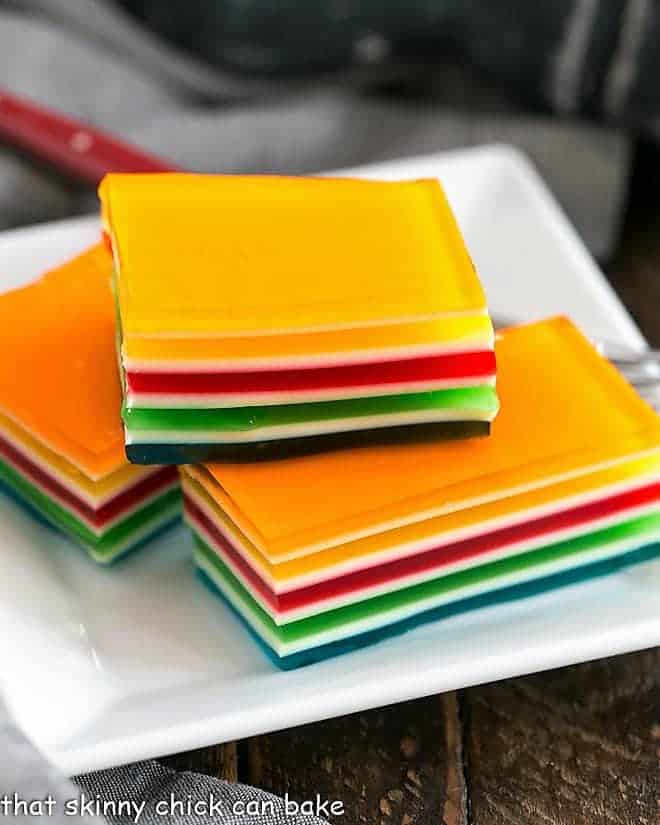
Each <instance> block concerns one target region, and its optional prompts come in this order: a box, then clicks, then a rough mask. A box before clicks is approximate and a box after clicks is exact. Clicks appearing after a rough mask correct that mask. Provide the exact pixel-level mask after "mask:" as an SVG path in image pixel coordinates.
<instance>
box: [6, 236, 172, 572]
mask: <svg viewBox="0 0 660 825" xmlns="http://www.w3.org/2000/svg"><path fill="white" fill-rule="evenodd" d="M110 275H111V269H110V266H109V265H108V257H107V254H106V253H105V251H104V250H103V249H102V247H101V246H98V247H95V248H93V249H92V250H90V251H89V252H87V253H85V254H83V255H81V256H80V257H78V258H76V259H74V260H73V261H71V262H69V263H67V264H64V265H63V266H61V267H60V268H58V269H55V270H53V271H51V272H48V273H47V274H45V275H44V276H42V277H41V278H40V279H39V280H37V281H35V282H34V283H31V284H29V285H28V286H25V287H23V288H20V289H15V290H13V291H11V292H7V293H4V294H2V295H0V349H1V350H2V353H3V357H2V358H0V484H1V485H2V487H3V488H4V489H5V491H7V492H9V493H10V494H11V495H12V496H13V497H14V498H15V499H16V500H17V501H18V502H19V503H21V504H23V505H24V506H26V507H27V508H28V509H29V510H30V511H31V512H32V513H33V514H36V515H38V516H39V517H40V518H41V519H45V520H46V521H47V522H48V523H49V524H51V525H53V526H55V527H57V528H59V529H60V530H62V531H63V532H64V533H66V534H67V535H68V536H70V537H71V538H72V539H74V540H75V541H76V542H78V543H79V544H81V545H82V546H83V547H84V548H85V549H86V550H87V551H88V553H89V554H90V555H91V556H92V557H93V558H94V559H95V560H97V561H99V562H110V561H112V560H114V559H116V558H117V557H118V556H120V555H123V554H124V553H126V552H128V551H129V550H132V549H134V548H135V547H137V546H138V545H141V544H142V543H144V542H145V541H147V540H148V539H150V538H152V537H153V536H154V535H155V534H156V533H157V532H159V531H160V530H162V529H164V528H165V527H167V526H168V525H170V524H171V523H172V522H173V521H175V520H176V519H177V518H179V516H180V511H181V500H180V490H179V483H178V476H177V472H176V468H174V467H136V466H133V465H131V464H129V462H128V461H127V459H126V456H125V454H124V444H123V433H122V425H121V418H120V408H121V390H120V386H119V376H118V370H117V363H116V353H115V319H114V305H113V300H112V293H111V290H110Z"/></svg>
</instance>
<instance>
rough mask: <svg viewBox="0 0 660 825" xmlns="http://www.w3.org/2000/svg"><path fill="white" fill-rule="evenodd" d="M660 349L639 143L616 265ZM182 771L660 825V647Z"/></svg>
mask: <svg viewBox="0 0 660 825" xmlns="http://www.w3.org/2000/svg"><path fill="white" fill-rule="evenodd" d="M607 272H608V275H609V277H610V280H611V282H612V284H613V285H614V287H615V289H616V290H617V292H618V293H619V295H620V296H621V297H622V299H623V300H624V302H625V303H626V305H627V306H628V308H629V309H630V310H631V312H632V313H633V315H634V316H635V319H636V320H637V322H638V323H639V325H640V327H641V328H642V330H643V331H644V333H645V334H646V336H647V337H648V339H649V341H650V342H651V343H652V344H654V345H655V346H660V152H658V151H657V150H655V149H654V148H653V147H651V146H648V145H642V146H641V148H640V149H639V150H638V152H637V156H636V161H635V174H634V176H633V181H632V185H631V191H630V202H629V206H628V210H627V215H626V220H625V225H624V228H623V232H622V237H621V241H620V243H619V248H618V251H617V254H616V256H615V259H614V260H613V262H612V263H611V264H610V265H609V266H608V267H607ZM166 761H167V762H168V763H169V764H173V765H176V766H177V767H182V768H190V769H194V770H199V771H204V772H207V773H212V774H215V775H217V776H222V777H225V778H228V779H234V780H235V779H237V778H238V779H240V780H241V781H244V782H249V783H252V784H255V785H258V786H259V787H262V788H265V789H267V790H271V791H273V792H275V793H278V794H284V793H285V792H288V793H289V795H290V796H291V797H292V798H297V799H300V800H303V799H314V798H315V795H316V794H320V795H321V797H322V798H325V799H339V800H342V801H343V802H344V806H345V813H344V815H343V816H341V817H338V818H336V819H335V821H336V822H341V823H347V825H349V824H350V825H352V824H353V823H356V825H372V823H374V824H375V823H379V825H389V823H392V825H415V824H416V823H419V825H427V824H428V825H442V824H443V823H445V825H463V823H475V825H507V824H508V825H527V824H528V823H529V825H569V824H570V825H573V823H576V825H577V823H589V824H590V825H600V823H603V824H605V823H607V825H619V824H620V825H635V824H636V823H640V825H645V823H649V824H650V823H657V822H660V649H655V650H649V651H643V652H641V653H635V654H630V655H627V656H619V657H615V658H612V659H605V660H601V661H598V662H593V663H589V664H584V665H579V666H575V667H568V668H563V669H561V670H555V671H551V672H546V673H540V674H537V675H533V676H527V677H523V678H518V679H509V680H507V681H504V682H498V683H495V684H490V685H483V686H480V687H476V688H470V689H469V690H463V691H458V692H456V693H449V694H444V695H441V696H432V697H428V698H425V699H419V700H417V701H411V702H406V703H402V704H398V705H393V706H391V707H387V708H381V709H377V710H372V711H369V712H366V713H359V714H355V715H352V716H347V717H343V718H340V719H334V720H330V721H327V722H319V723H316V724H313V725H306V726H304V727H300V728H295V729H292V730H287V731H282V732H280V733H275V734H270V735H267V736H259V737H255V738H254V739H250V740H247V741H242V742H238V743H232V744H229V745H224V746H222V745H220V746H217V747H214V748H207V749H204V750H202V751H196V752H194V753H189V754H180V755H178V756H174V757H171V758H170V759H168V760H166Z"/></svg>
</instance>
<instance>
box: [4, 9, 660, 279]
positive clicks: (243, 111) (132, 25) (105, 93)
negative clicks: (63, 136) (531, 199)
mask: <svg viewBox="0 0 660 825" xmlns="http://www.w3.org/2000/svg"><path fill="white" fill-rule="evenodd" d="M659 34H660V3H658V2H656V1H655V0H546V2H536V3H530V2H529V0H325V2H318V1H315V0H167V1H166V0H0V95H1V94H2V91H3V89H4V90H5V91H8V92H12V93H14V94H19V95H22V96H24V97H26V98H28V99H29V100H31V101H34V102H37V103H41V104H45V105H48V106H50V107H53V108H55V109H57V110H59V111H62V112H66V113H68V114H71V115H74V116H76V117H78V118H81V119H82V120H83V121H86V122H88V123H91V124H93V125H95V126H97V127H101V128H103V129H104V130H107V131H108V132H110V133H111V134H114V135H118V136H121V137H123V138H125V139H127V140H129V141H131V142H134V143H135V144H137V145H139V146H141V147H143V148H144V149H147V150H149V151H151V152H153V153H156V154H157V155H159V156H161V157H163V158H165V159H167V160H169V161H171V162H172V163H175V164H177V165H180V166H182V167H184V168H188V169H193V170H204V171H222V172H252V171H259V172H293V173H297V172H316V171H320V170H327V169H333V168H341V167H346V166H353V165H356V164H359V163H367V162H371V161H379V160H383V159H388V158H394V157H401V156H405V155H411V154H420V153H428V152H437V151H441V150H443V149H450V148H455V147H462V146H470V145H475V144H480V143H486V142H492V141H504V142H508V143H513V144H515V145H516V146H518V147H520V148H521V149H522V150H523V151H525V152H526V153H527V154H528V155H529V156H530V157H531V159H532V160H533V162H534V163H535V164H536V165H537V167H538V168H539V170H540V172H541V174H542V175H543V176H544V178H545V179H546V181H547V182H548V184H549V185H550V187H551V188H552V190H553V191H554V193H555V194H556V196H557V197H558V199H559V200H560V202H561V203H562V205H563V206H564V208H565V209H566V211H567V212H568V214H569V216H570V217H571V219H572V220H573V222H574V223H575V224H576V226H577V228H578V230H579V232H580V233H581V235H582V237H583V239H584V240H585V242H586V243H587V245H588V246H589V248H590V249H591V251H592V252H593V254H594V255H595V256H596V257H597V258H599V259H600V260H601V261H603V262H611V261H612V260H614V261H615V264H614V265H615V266H616V260H617V255H618V254H619V252H618V250H620V239H621V233H622V227H623V226H624V219H625V217H626V215H627V214H628V213H629V212H630V210H631V209H632V210H633V211H636V213H639V212H640V210H641V212H643V213H644V215H645V216H647V217H645V218H642V217H639V216H638V217H637V219H636V221H637V223H636V224H635V225H636V226H638V225H639V224H640V222H641V221H643V220H647V221H651V224H650V225H653V224H652V221H653V220H654V215H655V214H656V212H657V211H658V197H657V195H656V193H657V191H658V186H657V183H658V172H657V168H658V163H657V157H658V155H657V150H656V139H657V137H658V130H659V128H660V126H659V124H660V84H658V82H657V77H658V70H659V69H660V38H659V36H658V35H659ZM1 115H2V107H1V106H0V117H1ZM631 193H633V194H634V197H633V194H631ZM92 206H93V200H92V198H91V196H90V191H89V188H87V189H85V188H84V187H82V188H81V187H80V186H78V185H76V183H75V181H72V180H69V179H67V178H66V177H65V176H62V175H59V176H58V175H57V174H53V172H52V171H51V170H47V169H44V168H43V167H42V166H40V165H39V164H38V163H35V161H34V159H33V158H26V157H25V156H23V155H21V154H20V153H16V151H15V149H13V148H12V147H9V146H7V145H6V144H5V145H4V146H2V147H1V149H0V226H3V227H8V226H14V225H18V224H23V223H28V222H32V221H36V220H44V219H50V218H56V217H61V216H64V215H70V214H74V213H77V212H81V211H86V210H89V209H90V208H92Z"/></svg>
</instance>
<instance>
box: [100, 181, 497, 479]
mask: <svg viewBox="0 0 660 825" xmlns="http://www.w3.org/2000/svg"><path fill="white" fill-rule="evenodd" d="M100 194H101V200H102V207H103V217H104V226H105V231H106V235H107V238H108V243H109V246H110V248H111V250H112V254H113V259H114V269H115V291H116V300H117V308H118V316H119V319H120V333H121V339H120V361H121V367H122V371H123V391H124V407H123V420H124V425H125V433H126V447H127V454H128V455H129V457H130V458H131V460H133V461H135V462H139V463H149V462H152V461H161V462H162V461H173V462H190V461H205V460H211V459H226V458H229V459H237V460H242V459H244V458H249V459H251V458H265V457H268V456H270V455H279V456H281V455H291V454H292V453H293V452H307V451H313V450H319V449H325V448H328V447H334V446H341V445H343V444H345V443H347V442H348V443H356V442H357V441H359V442H363V441H364V440H365V439H366V440H368V441H387V440H400V439H406V438H410V437H413V438H417V437H420V436H430V437H433V438H455V437H465V436H470V435H487V434H488V432H489V429H490V422H491V421H492V419H493V418H494V416H495V414H496V412H497V409H498V401H497V395H496V391H495V372H496V364H495V354H494V349H493V329H492V324H491V321H490V318H489V316H488V311H487V306H486V299H485V296H484V293H483V290H482V288H481V284H480V282H479V279H478V277H477V274H476V272H475V270H474V267H473V266H472V263H471V260H470V257H469V255H468V252H467V249H466V247H465V244H464V242H463V239H462V237H461V235H460V232H459V229H458V227H457V224H456V221H455V219H454V217H453V215H452V213H451V210H450V208H449V205H448V203H447V201H446V198H445V196H444V194H443V191H442V189H441V187H440V185H439V184H438V182H437V181H430V180H423V181H412V182H399V183H385V182H373V181H359V180H344V179H342V180H339V179H334V180H333V179H321V178H285V177H282V178H278V177H259V176H254V177H246V176H243V177H241V176H222V175H215V176H212V175H207V176H204V175H183V174H164V175H109V176H108V177H107V178H106V179H105V181H104V182H103V184H102V186H101V190H100Z"/></svg>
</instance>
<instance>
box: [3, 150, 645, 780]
mask: <svg viewBox="0 0 660 825" xmlns="http://www.w3.org/2000/svg"><path fill="white" fill-rule="evenodd" d="M351 174H360V175H365V176H366V175H369V176H374V177H389V178H399V177H402V178H403V177H424V176H427V177H433V176H437V177H439V178H440V179H441V180H442V181H443V183H444V185H445V187H446V189H447V192H448V195H449V198H450V200H451V202H452V204H453V207H454V209H455V210H456V213H457V215H458V219H459V221H460V224H461V226H462V229H463V232H464V233H465V236H466V238H467V242H468V245H469V247H470V250H471V253H472V255H473V256H474V259H475V262H476V265H477V267H478V269H479V271H480V272H481V274H482V276H483V279H484V282H485V285H486V289H487V292H488V294H489V299H490V303H491V307H492V310H493V313H494V314H501V315H505V316H508V317H514V318H532V317H536V316H543V315H548V314H553V313H558V312H564V313H568V314H570V315H571V316H572V317H573V318H574V319H575V320H576V321H577V322H578V323H579V324H580V325H581V326H582V327H583V328H584V329H585V330H586V331H587V332H589V333H591V334H593V335H602V336H605V337H607V338H610V339H615V340H620V341H621V342H624V343H628V344H631V345H633V346H635V345H640V344H642V343H643V339H642V337H641V335H640V334H639V331H638V330H637V329H636V327H635V326H634V324H633V322H632V321H631V319H630V317H629V316H628V315H627V313H626V312H625V310H624V309H623V308H622V306H621V304H620V303H619V302H618V300H617V298H616V297H615V295H614V294H613V292H612V291H611V289H610V288H609V287H608V286H607V284H606V283H605V281H604V279H603V277H602V275H601V274H600V272H599V271H598V269H597V268H596V266H595V265H594V263H593V262H592V260H591V259H590V258H589V256H588V254H587V253H586V251H585V250H584V248H583V246H582V245H581V243H580V241H579V239H578V238H577V236H576V234H575V232H574V231H573V229H572V228H571V226H570V225H569V224H568V222H567V221H566V219H565V217H564V216H563V214H562V213H561V212H560V211H559V209H558V207H557V205H556V203H555V202H554V200H553V198H552V197H551V196H550V195H549V193H548V192H547V190H546V189H545V187H544V185H543V183H542V182H541V181H540V179H539V177H538V176H537V174H536V172H535V171H534V170H533V169H532V167H531V166H530V165H529V164H528V162H527V161H526V160H525V159H524V158H523V157H521V156H520V155H519V154H518V153H516V152H514V151H513V150H511V149H508V148H506V147H499V146H495V147H485V148H482V149H476V150H469V151H464V152H454V153H450V154H443V155H437V156H429V157H425V158H418V159H412V160H406V161H402V162H396V163H388V164H384V165H380V166H374V167H369V168H363V169H360V170H351ZM97 237H98V224H97V221H96V219H93V218H85V219H79V220H74V221H66V222H63V223H58V224H50V225H47V226H38V227H34V228H30V229H22V230H18V231H13V232H9V233H5V234H4V235H2V236H0V284H1V285H2V287H3V288H9V287H11V286H15V285H17V284H19V283H23V282H25V281H27V280H29V279H31V278H33V277H35V276H37V275H38V274H39V273H40V272H42V271H43V270H44V269H45V268H47V267H49V266H52V265H54V264H56V263H59V262H61V261H63V260H65V259H66V258H67V257H68V256H70V255H72V254H73V253H75V252H76V251H78V250H79V249H82V248H83V247H84V246H85V245H87V244H88V243H90V242H92V241H93V240H95V239H96V238H97ZM3 357H11V354H10V353H3ZM0 530H1V532H0V582H1V584H0V587H2V591H3V592H2V595H1V597H0V650H1V652H2V665H1V666H0V678H1V687H2V689H3V690H4V694H5V697H6V699H7V701H8V703H9V705H10V707H11V709H12V710H13V712H14V713H15V715H16V717H17V719H18V721H19V723H20V724H22V725H23V727H24V728H25V730H26V732H27V733H28V734H29V736H30V737H32V738H33V739H34V740H35V741H36V742H37V744H38V745H40V746H41V747H42V748H43V749H44V750H45V751H46V753H47V754H48V755H49V756H50V757H51V759H52V760H53V761H54V762H55V763H56V764H57V765H58V766H59V767H60V768H61V769H63V770H64V771H66V772H69V773H76V772H83V771H89V770H92V769H97V768H103V767H108V766H110V765H115V764H121V763H125V762H130V761H133V760H137V759H141V758H145V757H152V756H157V755H164V754H166V753H173V752H176V751H182V750H187V749H190V748H195V747H201V746H204V745H208V744H213V743H217V742H221V741H227V740H230V739H237V738H242V737H245V736H249V735H252V734H257V733H262V732H266V731H270V730H276V729H280V728H286V727H289V726H292V725H297V724H301V723H304V722H310V721H314V720H317V719H322V718H326V717H330V716H335V715H340V714H345V713H349V712H352V711H356V710H360V709H364V708H368V707H375V706H379V705H385V704H388V703H390V702H395V701H399V700H404V699H410V698H413V697H418V696H422V695H425V694H429V693H435V692H439V691H444V690H450V689H454V688H459V687H463V686H467V685H471V684H475V683H479V682H486V681H490V680H493V679H502V678H504V677H508V676H513V675H517V674H522V673H528V672H531V671H536V670H541V669H544V668H551V667H556V666H559V665H566V664H569V663H573V662H579V661H582V660H586V659H590V658H596V657H601V656H607V655H610V654H613V653H620V652H623V651H628V650H633V649H638V648H643V647H647V646H651V645H654V644H657V643H659V642H660V598H659V595H660V563H649V564H645V565H643V566H640V567H637V568H631V569H629V570H627V571H625V572H621V573H619V574H617V575H614V576H611V577H609V578H605V579H601V580H599V581H595V582H593V583H591V584H581V585H575V586H573V587H569V588H566V589H564V590H561V591H558V592H556V593H551V594H546V595H543V596H539V597H534V598H530V599H527V600H523V601H520V602H517V603H513V604H511V605H504V606H502V605H500V606H497V607H492V608H487V609H482V610H479V611H475V612H473V613H471V614H466V615H462V616H458V617H455V618H451V619H448V620H446V621H443V622H441V623H438V624H435V625H428V626H426V627H423V628H419V629H417V630H415V631H412V632H410V633H408V634H406V635H405V636H400V637H398V638H394V639H392V640H389V641H385V642H381V643H379V644H377V645H374V646H372V647H370V648H367V649H365V650H362V651H359V652H356V653H352V654H350V655H347V656H342V657H338V658H336V659H333V660H330V661H327V662H325V663H323V664H319V665H314V666H311V667H307V668H303V669H301V670H298V671H292V672H288V673H282V672H279V671H277V670H276V669H275V668H274V667H273V666H272V665H271V664H270V663H269V662H268V661H267V660H266V658H265V657H264V655H263V654H262V653H261V651H260V650H259V649H258V648H257V646H256V645H255V644H254V643H253V642H252V640H251V638H250V637H249V636H248V634H247V632H246V631H245V630H244V629H243V627H242V626H241V625H239V623H238V622H237V620H236V619H235V618H234V617H233V616H232V615H231V614H230V613H229V612H228V611H227V610H226V609H225V608H224V606H223V605H222V604H221V602H220V601H219V600H218V599H217V598H216V597H214V596H213V595H212V594H211V593H210V592H208V591H207V590H206V589H205V588H204V587H203V586H202V585H201V584H200V582H199V581H198V580H197V579H196V578H195V577H194V576H193V569H192V563H191V560H190V542H189V539H188V536H187V535H186V533H185V531H184V530H183V528H179V529H176V530H174V531H172V532H171V533H170V534H169V535H168V536H166V537H165V538H163V539H162V540H160V541H158V542H156V543H154V544H153V545H152V546H151V547H149V548H148V549H146V550H144V551H142V552H140V553H139V554H137V555H135V556H133V557H131V558H129V559H127V560H126V561H125V562H123V563H120V564H119V565H118V566H116V567H114V568H112V569H109V570H106V569H101V568H98V567H96V566H94V564H93V563H91V562H89V561H88V560H87V559H86V557H85V556H84V554H83V553H82V552H79V551H78V550H77V549H76V548H74V547H72V546H71V545H69V544H68V543H67V542H66V541H65V540H64V539H60V538H58V537H57V536H56V535H55V534H54V533H52V532H50V531H48V530H47V529H45V528H42V527H40V526H39V525H38V524H35V523H33V522H32V521H30V520H29V519H28V518H27V517H26V516H25V515H24V514H23V513H22V512H21V511H20V510H18V509H17V508H16V507H15V506H14V505H13V504H12V503H11V502H10V501H8V500H5V499H4V498H2V497H0Z"/></svg>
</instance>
